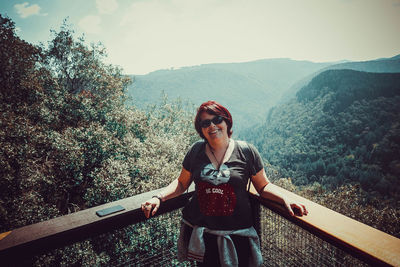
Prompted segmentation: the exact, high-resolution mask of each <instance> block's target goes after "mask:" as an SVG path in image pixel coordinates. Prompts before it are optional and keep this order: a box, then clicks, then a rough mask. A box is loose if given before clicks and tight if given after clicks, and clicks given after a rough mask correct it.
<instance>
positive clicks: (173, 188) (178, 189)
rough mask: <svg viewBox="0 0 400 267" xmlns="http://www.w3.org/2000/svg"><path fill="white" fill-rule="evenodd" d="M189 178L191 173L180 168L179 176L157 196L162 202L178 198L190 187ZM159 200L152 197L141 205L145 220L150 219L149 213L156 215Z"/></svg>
mask: <svg viewBox="0 0 400 267" xmlns="http://www.w3.org/2000/svg"><path fill="white" fill-rule="evenodd" d="M190 176H191V173H190V172H189V171H188V170H186V169H185V168H183V167H182V170H181V174H180V175H179V177H178V178H177V179H175V180H174V181H172V183H170V184H169V185H168V186H166V187H165V188H164V189H162V190H161V192H160V193H158V195H157V196H158V197H159V198H160V199H161V200H162V202H164V201H166V200H168V199H170V198H174V197H176V196H179V195H180V194H182V193H183V192H185V191H186V189H187V188H188V187H189V186H190V183H191V179H190ZM160 199H158V198H156V197H153V198H150V199H148V200H147V201H145V202H143V203H142V205H141V206H142V211H143V212H144V215H145V216H146V218H149V217H150V213H151V216H154V215H155V214H156V212H157V211H158V209H159V208H160V204H161V201H160Z"/></svg>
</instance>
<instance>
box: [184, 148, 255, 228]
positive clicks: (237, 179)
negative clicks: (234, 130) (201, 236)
mask: <svg viewBox="0 0 400 267" xmlns="http://www.w3.org/2000/svg"><path fill="white" fill-rule="evenodd" d="M196 146H197V148H195V147H196ZM199 146H200V147H199ZM205 148H206V143H205V142H201V143H199V142H198V143H195V144H194V145H193V146H192V147H191V149H190V150H189V152H188V153H187V154H186V156H185V158H184V160H183V167H184V168H185V169H186V170H188V171H190V172H191V174H192V179H193V181H194V183H195V186H196V190H195V193H194V195H193V197H192V198H191V200H190V201H189V203H188V204H187V205H186V206H185V208H184V209H183V212H182V213H183V218H184V219H185V220H187V221H188V222H190V223H191V224H193V225H197V226H205V227H207V228H209V229H214V230H237V229H244V228H248V227H250V226H252V224H253V221H252V211H251V206H250V202H249V196H248V193H247V183H248V179H249V177H251V176H253V175H255V174H256V173H257V172H259V171H260V170H261V169H262V168H263V164H262V161H261V157H260V155H259V153H258V151H257V150H256V148H255V147H254V146H252V145H251V144H249V148H250V152H251V159H249V158H248V157H249V155H247V158H246V154H245V153H244V151H243V148H242V147H241V146H240V145H238V143H237V142H236V141H235V147H234V149H233V152H232V155H231V156H230V158H229V159H228V161H227V162H225V163H224V164H222V165H221V167H220V168H219V170H218V169H216V168H215V167H214V166H213V165H212V163H211V161H210V159H209V158H208V157H207V155H206V153H205ZM250 165H251V166H250Z"/></svg>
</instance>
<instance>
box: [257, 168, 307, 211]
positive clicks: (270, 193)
mask: <svg viewBox="0 0 400 267" xmlns="http://www.w3.org/2000/svg"><path fill="white" fill-rule="evenodd" d="M251 181H252V183H253V185H254V187H255V188H256V190H257V192H258V193H259V194H260V196H261V197H263V198H266V199H270V200H272V201H275V202H278V203H281V204H282V205H284V206H285V207H286V209H287V210H288V211H289V213H290V214H291V215H292V216H294V215H295V213H294V212H293V209H296V210H297V211H298V212H297V213H296V215H299V216H303V215H307V213H308V211H307V208H306V207H305V206H304V205H303V204H301V203H299V202H297V201H293V200H292V199H290V198H289V197H287V196H286V195H285V194H284V193H283V192H282V191H281V190H279V187H277V186H275V185H274V184H272V183H271V182H270V181H269V180H268V178H267V175H266V173H265V170H264V168H263V169H261V170H260V171H259V172H258V173H257V174H256V175H254V176H253V177H252V178H251Z"/></svg>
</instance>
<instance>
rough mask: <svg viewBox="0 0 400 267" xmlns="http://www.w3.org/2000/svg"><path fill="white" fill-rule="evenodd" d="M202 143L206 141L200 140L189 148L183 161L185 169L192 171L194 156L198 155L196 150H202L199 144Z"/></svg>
mask: <svg viewBox="0 0 400 267" xmlns="http://www.w3.org/2000/svg"><path fill="white" fill-rule="evenodd" d="M202 143H204V141H198V142H196V143H194V144H193V145H192V146H191V147H190V148H189V150H188V152H187V153H186V156H185V157H184V158H183V162H182V166H183V168H185V170H187V171H189V172H192V162H193V160H192V158H193V157H195V156H196V155H195V154H196V151H197V152H198V151H199V150H200V149H199V146H201V144H202Z"/></svg>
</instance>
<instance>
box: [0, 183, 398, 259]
mask: <svg viewBox="0 0 400 267" xmlns="http://www.w3.org/2000/svg"><path fill="white" fill-rule="evenodd" d="M281 190H282V191H284V192H285V194H287V195H288V196H290V197H292V198H294V199H296V200H298V201H300V202H302V203H304V204H305V205H306V206H307V209H308V211H309V214H308V215H307V216H303V217H292V216H290V215H289V214H288V213H287V211H286V210H285V209H284V208H283V207H282V206H281V205H279V204H277V203H274V202H271V201H268V200H264V199H261V198H260V197H259V196H258V194H257V193H256V192H255V190H254V188H252V189H251V190H250V194H251V196H252V198H253V199H255V200H256V203H261V205H263V206H265V207H267V208H268V209H270V210H272V211H273V212H275V213H277V214H278V215H279V216H282V217H285V218H286V219H288V220H289V221H290V222H291V223H293V224H296V225H298V226H300V227H301V228H303V229H305V230H307V231H308V232H310V233H311V234H312V235H315V236H318V237H319V238H321V239H323V240H325V241H327V242H329V243H331V244H333V245H334V246H336V247H339V248H340V249H342V250H344V251H346V252H348V253H349V254H351V255H352V256H355V257H357V258H359V259H361V260H362V261H364V262H366V263H368V264H370V265H374V266H375V265H382V266H385V265H386V266H400V239H398V238H396V237H393V236H391V235H388V234H386V233H383V232H381V231H379V230H376V229H374V228H372V227H369V226H367V225H365V224H362V223H360V222H358V221H355V220H353V219H351V218H349V217H346V216H344V215H341V214H339V213H337V212H335V211H332V210H330V209H328V208H326V207H323V206H320V205H318V204H316V203H314V202H312V201H309V200H307V199H304V198H302V197H300V196H298V195H295V194H293V193H291V192H289V191H286V190H284V189H281ZM157 192H159V190H154V191H151V192H147V193H143V194H140V195H136V196H133V197H129V198H125V199H122V200H118V201H115V202H112V203H107V204H104V205H101V206H97V207H94V208H90V209H86V210H82V211H79V212H76V213H72V214H69V215H65V216H61V217H58V218H55V219H52V220H48V221H44V222H40V223H36V224H32V225H27V226H24V227H21V228H17V229H15V230H12V231H9V232H6V233H3V234H0V265H3V264H4V266H9V265H18V262H17V261H18V260H23V259H24V258H28V257H32V256H34V255H38V254H41V253H44V252H47V251H51V250H53V249H54V248H60V247H64V246H66V245H68V244H72V243H74V242H78V241H82V240H85V239H86V238H88V237H92V236H95V235H98V234H101V233H106V232H109V231H111V230H115V229H120V228H123V227H125V226H128V225H131V224H136V223H138V222H141V221H144V220H145V217H144V215H143V213H142V211H141V207H140V204H141V203H142V202H143V201H144V200H146V199H148V198H150V197H151V196H153V195H155V194H156V193H157ZM193 192H194V190H193V187H191V188H190V189H189V190H188V191H187V192H186V193H185V194H183V195H181V196H179V197H176V198H174V199H170V200H168V201H166V202H164V203H163V205H162V207H161V209H160V210H159V212H158V213H157V214H158V215H161V214H164V213H168V212H170V211H172V210H176V209H178V208H181V207H183V206H184V205H185V203H186V202H187V200H188V198H190V196H191V195H192V194H193ZM116 205H121V206H123V207H124V208H125V210H123V211H120V212H117V213H113V214H110V215H107V216H104V217H99V216H97V215H96V211H99V210H103V209H105V208H108V207H112V206H116ZM256 210H257V209H256ZM259 216H260V210H259V209H258V211H256V214H255V217H256V218H258V219H257V220H256V223H257V222H260V219H259ZM257 228H259V229H258V230H260V227H257Z"/></svg>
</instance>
